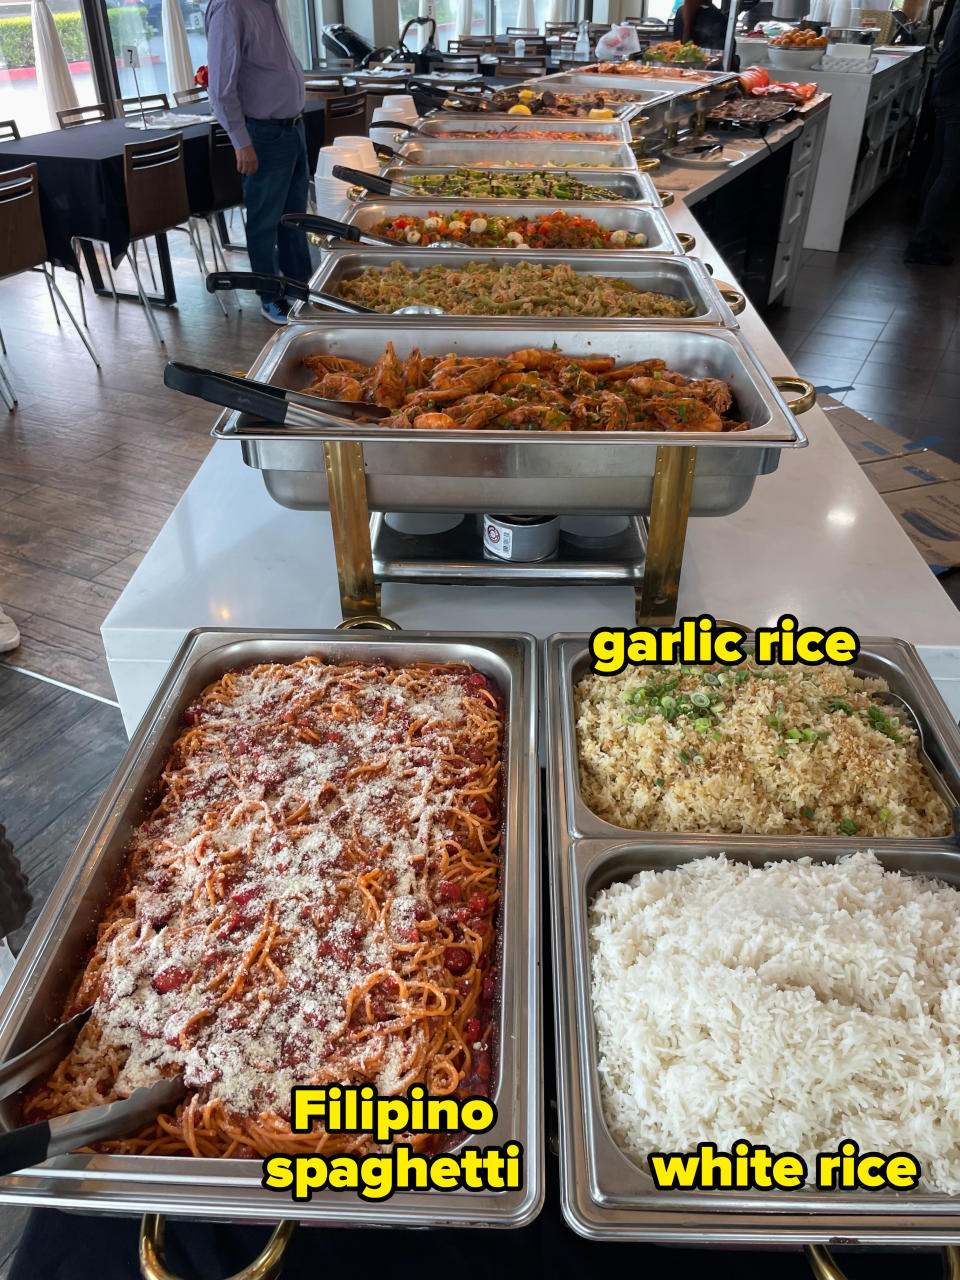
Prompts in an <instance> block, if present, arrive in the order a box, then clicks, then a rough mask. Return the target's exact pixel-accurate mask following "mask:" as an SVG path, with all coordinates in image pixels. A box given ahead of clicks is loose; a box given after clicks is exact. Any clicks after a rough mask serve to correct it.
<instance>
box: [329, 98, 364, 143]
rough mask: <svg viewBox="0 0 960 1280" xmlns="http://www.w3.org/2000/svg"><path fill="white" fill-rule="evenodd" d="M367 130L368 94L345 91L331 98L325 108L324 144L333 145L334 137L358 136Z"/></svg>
mask: <svg viewBox="0 0 960 1280" xmlns="http://www.w3.org/2000/svg"><path fill="white" fill-rule="evenodd" d="M366 131H367V95H366V94H365V93H344V94H342V95H341V96H340V97H339V98H331V99H330V100H329V101H328V102H327V103H325V104H324V108H323V145H324V146H325V147H332V146H333V140H334V138H340V137H343V135H344V134H349V135H351V136H352V137H358V136H360V135H361V134H364V133H366Z"/></svg>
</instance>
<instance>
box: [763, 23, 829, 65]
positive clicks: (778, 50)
mask: <svg viewBox="0 0 960 1280" xmlns="http://www.w3.org/2000/svg"><path fill="white" fill-rule="evenodd" d="M826 48H827V37H826V36H818V35H817V33H816V32H815V31H808V30H795V31H785V32H784V33H783V35H779V36H774V37H773V39H772V40H771V41H770V44H769V45H768V47H767V57H768V59H769V60H770V65H771V66H772V67H782V68H784V69H785V70H790V71H804V70H806V69H807V68H809V67H812V66H813V65H814V63H817V62H819V61H820V59H821V58H822V57H823V55H824V53H825V52H826Z"/></svg>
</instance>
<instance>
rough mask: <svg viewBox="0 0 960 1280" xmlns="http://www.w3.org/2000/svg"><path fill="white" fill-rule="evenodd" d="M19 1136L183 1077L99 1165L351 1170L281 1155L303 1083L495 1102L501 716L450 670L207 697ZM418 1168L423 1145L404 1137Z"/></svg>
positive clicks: (314, 1136)
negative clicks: (67, 1037) (308, 1165)
mask: <svg viewBox="0 0 960 1280" xmlns="http://www.w3.org/2000/svg"><path fill="white" fill-rule="evenodd" d="M184 719H185V721H186V725H185V728H184V729H183V732H182V733H181V734H180V736H179V737H178V739H177V741H176V743H175V745H174V747H173V750H172V753H171V755H170V757H169V760H168V762H167V765H166V768H165V769H164V772H163V775H162V779H161V784H160V799H159V803H158V805H157V807H156V809H155V810H154V811H153V813H152V814H151V815H150V817H149V818H148V819H147V821H145V822H144V823H143V824H142V826H141V827H140V829H139V830H138V831H137V832H136V834H135V835H134V837H133V839H132V840H131V842H130V844H129V846H128V849H127V854H126V859H125V863H124V867H123V870H122V874H121V881H120V884H119V886H118V888H117V891H116V892H115V894H114V896H113V899H112V900H111V902H110V904H109V906H108V908H107V910H106V913H105V915H104V917H103V920H102V922H101V924H100V925H99V929H98V935H97V940H96V943H95V945H94V947H93V949H92V952H91V955H90V958H89V961H88V963H87V965H86V968H85V970H84V972H83V973H82V975H80V977H79V979H78V981H77V983H76V985H75V989H74V991H73V993H72V995H71V998H70V1000H69V1002H68V1006H67V1009H66V1011H65V1016H70V1015H71V1014H72V1013H75V1012H77V1011H78V1010H79V1009H82V1008H86V1007H88V1006H90V1005H92V1006H93V1011H92V1014H91V1017H90V1019H89V1021H88V1023H87V1024H86V1026H85V1027H84V1029H83V1031H82V1032H81V1034H80V1036H79V1037H78V1039H77V1042H76V1044H75V1046H74V1048H73V1049H72V1050H71V1052H70V1054H69V1055H68V1056H67V1057H66V1058H65V1059H64V1060H63V1061H62V1062H61V1063H60V1065H59V1066H58V1067H57V1068H56V1070H55V1071H54V1072H53V1074H52V1075H51V1076H50V1077H49V1079H48V1080H47V1081H46V1082H45V1083H43V1084H42V1085H40V1086H39V1087H37V1088H35V1089H34V1090H33V1091H32V1093H31V1094H30V1096H29V1098H28V1100H27V1106H26V1108H25V1115H24V1120H25V1121H30V1120H37V1119H42V1118H46V1117H49V1116H53V1115H59V1114H64V1113H66V1112H69V1111H76V1110H82V1109H84V1108H87V1107H91V1106H95V1105H97V1104H99V1103H102V1102H104V1101H112V1100H114V1099H116V1098H120V1097H126V1096H128V1095H129V1094H130V1093H131V1092H132V1090H133V1089H135V1088H137V1087H138V1086H140V1085H143V1084H150V1083H152V1082H153V1081H155V1080H156V1079H157V1078H158V1077H159V1076H161V1075H173V1074H176V1073H177V1072H183V1075H184V1079H185V1082H186V1084H187V1086H188V1088H189V1090H190V1092H189V1093H188V1095H187V1097H186V1099H185V1100H184V1102H183V1103H181V1104H180V1105H179V1106H178V1108H177V1109H176V1111H175V1113H173V1114H168V1115H161V1116H160V1117H159V1118H158V1119H157V1121H156V1122H155V1123H154V1124H152V1125H151V1126H149V1128H147V1129H145V1130H143V1131H141V1132H140V1133H139V1134H138V1135H136V1136H135V1137H132V1138H126V1139H122V1140H117V1141H111V1142H108V1143H103V1144H98V1149H101V1150H109V1151H117V1152H127V1153H140V1154H164V1155H175V1154H185V1153H192V1154H193V1155H197V1156H246V1157H252V1156H254V1155H260V1156H266V1155H269V1154H272V1153H274V1152H323V1153H335V1152H337V1151H350V1152H358V1153H359V1152H364V1151H368V1150H372V1149H374V1143H373V1140H372V1138H371V1136H370V1135H330V1134H327V1133H325V1132H323V1131H322V1130H320V1131H315V1132H313V1133H311V1134H309V1135H294V1134H292V1133H291V1131H290V1127H289V1107H290V1089H291V1086H292V1085H295V1084H327V1083H334V1082H335V1083H339V1084H360V1083H368V1082H369V1083H372V1084H374V1085H376V1087H377V1089H378V1090H379V1092H380V1093H381V1094H399V1093H403V1092H405V1091H406V1090H407V1089H408V1088H409V1086H410V1085H411V1084H414V1083H422V1084H423V1085H425V1086H426V1088H427V1090H428V1092H429V1093H432V1094H439V1095H449V1094H454V1095H457V1096H469V1095H476V1094H486V1093H488V1092H489V1086H490V1075H491V1049H492V1037H493V1030H494V1027H493V1003H494V998H495V994H496V991H497V988H498V978H497V968H496V965H495V955H494V942H495V928H494V916H495V913H496V908H497V901H498V862H499V856H498V850H499V844H500V779H499V773H500V759H501V751H502V740H503V715H502V706H501V702H500V699H499V698H498V697H497V695H496V694H495V692H494V691H493V690H492V689H491V688H490V686H489V684H488V682H487V680H486V678H485V677H484V676H482V675H480V674H479V673H476V672H474V671H472V669H471V668H470V667H469V666H467V665H465V664H459V663H453V664H446V665H437V664H411V665H407V666H399V667H390V666H388V665H386V664H364V663H359V662H343V663H327V662H324V661H323V660H321V659H319V658H315V657H309V658H304V659H303V660H302V661H300V662H294V663H291V664H288V665H282V664H265V665H260V666H255V667H251V668H247V669H245V670H240V671H231V672H227V673H226V674H225V675H224V676H223V677H222V678H221V679H220V680H218V681H217V682H216V683H215V684H212V685H210V686H209V687H208V688H207V689H205V690H204V691H203V693H202V694H201V695H200V697H199V699H198V700H197V701H196V702H195V703H194V704H193V705H192V706H190V707H189V708H188V709H187V711H186V712H185V714H184ZM407 1140H408V1141H411V1142H412V1144H413V1146H414V1147H416V1148H417V1149H420V1150H423V1149H426V1148H427V1146H428V1144H429V1143H430V1142H431V1141H433V1140H432V1139H431V1138H430V1136H429V1135H419V1136H414V1137H413V1138H408V1139H407Z"/></svg>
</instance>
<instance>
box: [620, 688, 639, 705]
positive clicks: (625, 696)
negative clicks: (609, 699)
mask: <svg viewBox="0 0 960 1280" xmlns="http://www.w3.org/2000/svg"><path fill="white" fill-rule="evenodd" d="M620 701H621V702H635V701H636V697H635V695H634V693H633V690H632V689H625V690H624V692H623V693H621V695H620Z"/></svg>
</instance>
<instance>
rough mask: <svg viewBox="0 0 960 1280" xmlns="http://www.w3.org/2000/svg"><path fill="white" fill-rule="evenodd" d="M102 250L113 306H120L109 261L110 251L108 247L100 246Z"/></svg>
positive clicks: (111, 265)
mask: <svg viewBox="0 0 960 1280" xmlns="http://www.w3.org/2000/svg"><path fill="white" fill-rule="evenodd" d="M101 248H102V249H103V265H104V266H105V267H106V268H107V279H108V280H109V281H110V292H111V293H112V294H113V304H114V306H116V307H119V305H120V295H119V293H117V284H116V281H115V280H114V278H113V263H112V262H111V261H110V249H109V246H108V245H105V244H104V245H101Z"/></svg>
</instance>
